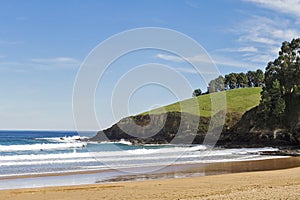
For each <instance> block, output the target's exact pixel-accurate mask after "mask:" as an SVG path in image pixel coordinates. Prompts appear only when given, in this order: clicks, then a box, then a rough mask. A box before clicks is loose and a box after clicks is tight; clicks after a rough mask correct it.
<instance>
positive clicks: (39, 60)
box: [31, 57, 78, 63]
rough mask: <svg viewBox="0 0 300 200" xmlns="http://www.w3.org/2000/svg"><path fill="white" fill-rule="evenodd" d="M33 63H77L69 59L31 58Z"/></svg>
mask: <svg viewBox="0 0 300 200" xmlns="http://www.w3.org/2000/svg"><path fill="white" fill-rule="evenodd" d="M31 61H33V62H37V63H77V62H78V61H77V60H76V59H74V58H71V57H55V58H33V59H31Z"/></svg>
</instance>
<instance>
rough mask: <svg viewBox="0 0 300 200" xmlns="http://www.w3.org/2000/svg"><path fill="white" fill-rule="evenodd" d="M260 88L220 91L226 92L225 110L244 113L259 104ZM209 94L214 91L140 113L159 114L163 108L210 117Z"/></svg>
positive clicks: (168, 110)
mask: <svg viewBox="0 0 300 200" xmlns="http://www.w3.org/2000/svg"><path fill="white" fill-rule="evenodd" d="M261 90H262V88H261V87H253V88H239V89H232V90H227V91H222V92H221V93H225V94H226V108H227V112H235V113H239V114H244V113H245V112H246V111H248V110H250V109H251V108H254V107H255V106H257V105H258V104H259V101H260V92H261ZM211 95H216V93H211V94H205V95H200V96H198V97H194V98H190V99H187V100H184V101H180V102H176V103H173V104H170V105H167V106H164V107H162V108H158V109H155V110H152V111H149V112H145V113H142V114H141V115H145V114H148V113H151V114H161V113H162V110H165V111H166V112H184V113H189V114H191V115H195V116H201V117H211ZM180 105H184V106H183V109H181V107H180ZM197 107H198V109H197ZM198 111H200V112H198Z"/></svg>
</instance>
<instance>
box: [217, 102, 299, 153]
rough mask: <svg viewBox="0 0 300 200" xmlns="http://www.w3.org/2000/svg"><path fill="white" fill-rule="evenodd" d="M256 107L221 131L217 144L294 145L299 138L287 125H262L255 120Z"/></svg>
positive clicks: (252, 145)
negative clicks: (226, 130) (225, 130)
mask: <svg viewBox="0 0 300 200" xmlns="http://www.w3.org/2000/svg"><path fill="white" fill-rule="evenodd" d="M257 116H258V115H257V107H255V108H253V109H251V110H249V111H247V112H246V113H245V114H244V115H243V116H242V118H241V119H240V120H239V121H238V122H237V123H236V124H235V125H234V126H233V127H232V128H231V129H230V130H229V131H228V132H224V133H222V138H221V140H219V142H218V144H219V145H223V146H225V147H262V146H275V147H284V146H290V147H294V146H297V145H299V139H298V138H297V136H296V134H294V133H293V132H292V131H291V130H290V129H289V128H288V127H285V126H282V125H279V124H274V125H273V126H272V127H263V126H261V124H259V123H258V121H259V120H257Z"/></svg>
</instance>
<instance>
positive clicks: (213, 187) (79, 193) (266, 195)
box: [0, 167, 300, 200]
mask: <svg viewBox="0 0 300 200" xmlns="http://www.w3.org/2000/svg"><path fill="white" fill-rule="evenodd" d="M299 193H300V167H296V168H290V169H281V170H270V171H258V172H243V173H232V174H219V175H212V176H203V177H189V178H177V179H164V180H147V181H135V182H118V183H105V184H88V185H80V186H63V187H44V188H34V189H13V190H1V191H0V195H1V197H2V198H3V199H11V200H19V199H24V200H31V199H72V200H82V199H91V200H94V199H132V198H134V199H143V200H147V199H200V198H201V199H240V198H241V197H243V198H245V199H268V200H269V199H270V200H271V199H272V200H273V199H295V200H296V199H298V197H299Z"/></svg>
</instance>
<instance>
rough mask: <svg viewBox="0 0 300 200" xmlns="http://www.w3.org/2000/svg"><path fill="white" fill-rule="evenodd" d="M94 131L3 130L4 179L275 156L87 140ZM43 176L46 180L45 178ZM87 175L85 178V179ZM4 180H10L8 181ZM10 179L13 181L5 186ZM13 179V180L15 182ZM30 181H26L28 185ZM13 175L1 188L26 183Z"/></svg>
mask: <svg viewBox="0 0 300 200" xmlns="http://www.w3.org/2000/svg"><path fill="white" fill-rule="evenodd" d="M95 134H96V132H85V133H81V134H80V135H79V134H78V133H77V132H76V131H0V179H7V178H8V177H15V176H24V175H46V174H64V173H74V172H86V171H95V170H98V171H99V170H100V171H101V170H103V171H105V170H106V171H107V170H114V171H115V172H116V171H118V172H122V174H126V173H127V174H128V173H131V174H132V173H150V172H154V171H156V170H160V169H161V168H163V167H164V166H169V165H180V164H195V163H217V162H234V161H244V160H261V159H268V158H273V157H270V156H261V155H259V154H256V153H257V152H259V151H266V150H268V151H276V150H277V149H276V148H270V147H265V148H242V149H222V148H210V147H208V146H203V145H176V146H174V145H132V144H131V143H130V142H127V141H124V140H122V141H120V142H118V143H115V142H102V143H96V142H86V140H85V139H87V138H88V137H91V136H93V135H95ZM116 175H117V173H114V174H111V175H109V174H106V175H105V176H103V177H101V175H99V176H100V177H98V179H95V177H94V176H91V175H90V177H93V178H92V179H91V180H89V178H88V177H89V176H88V175H86V176H85V179H82V181H81V182H80V179H79V180H77V181H75V182H74V178H72V180H73V182H72V183H70V182H69V180H68V179H65V180H66V181H65V182H64V183H63V182H57V181H55V180H56V179H55V180H54V181H53V183H52V184H50V182H51V181H49V180H47V179H39V180H38V182H39V184H31V186H49V185H60V184H61V185H66V184H80V183H84V184H85V183H94V182H97V181H99V180H101V181H103V180H105V179H110V178H112V177H113V176H116ZM43 180H45V181H44V183H43ZM83 180H84V181H83ZM5 181H6V182H5ZM8 183H9V186H8V185H7V184H8ZM15 183H16V184H15ZM14 184H15V185H14ZM26 185H28V184H26ZM24 186H25V184H23V185H22V184H20V181H19V182H17V181H14V179H9V182H8V180H2V181H0V189H3V188H7V187H8V188H16V187H24Z"/></svg>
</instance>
